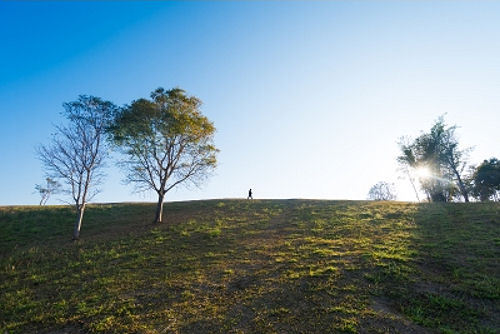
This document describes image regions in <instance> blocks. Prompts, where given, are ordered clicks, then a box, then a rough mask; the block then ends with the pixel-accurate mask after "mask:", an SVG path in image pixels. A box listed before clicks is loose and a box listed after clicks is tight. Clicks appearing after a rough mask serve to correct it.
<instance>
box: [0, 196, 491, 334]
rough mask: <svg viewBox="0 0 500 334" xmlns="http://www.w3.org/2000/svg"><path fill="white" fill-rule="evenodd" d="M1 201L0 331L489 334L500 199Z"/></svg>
mask: <svg viewBox="0 0 500 334" xmlns="http://www.w3.org/2000/svg"><path fill="white" fill-rule="evenodd" d="M153 212H154V207H153V205H150V204H113V205H96V206H91V207H90V208H89V210H88V213H87V216H86V218H85V219H86V220H85V222H84V226H83V230H82V238H83V240H81V241H79V242H78V243H73V242H71V241H69V236H71V229H72V225H71V224H72V221H73V216H72V212H71V210H70V209H68V208H66V207H42V208H40V207H4V208H0V252H1V255H0V333H3V332H4V331H7V332H14V333H87V332H91V333H93V332H106V333H498V327H499V324H500V308H499V304H500V303H499V296H500V266H499V258H500V233H499V232H500V228H499V227H500V224H499V223H500V205H499V204H498V203H497V204H494V203H492V204H482V203H481V204H480V203H474V204H442V205H439V204H420V205H416V204H408V203H395V202H391V203H376V202H353V201H308V200H254V201H244V200H213V201H194V202H182V203H170V204H168V205H167V206H166V215H167V220H168V223H166V224H163V225H161V226H155V225H151V224H150V221H151V220H152V217H153Z"/></svg>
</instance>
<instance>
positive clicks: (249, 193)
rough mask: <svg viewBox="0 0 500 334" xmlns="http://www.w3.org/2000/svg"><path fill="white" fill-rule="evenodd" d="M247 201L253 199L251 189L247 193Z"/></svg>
mask: <svg viewBox="0 0 500 334" xmlns="http://www.w3.org/2000/svg"><path fill="white" fill-rule="evenodd" d="M247 199H253V196H252V189H250V190H249V191H248V197H247Z"/></svg>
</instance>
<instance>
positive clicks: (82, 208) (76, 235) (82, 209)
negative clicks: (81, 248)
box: [73, 203, 85, 240]
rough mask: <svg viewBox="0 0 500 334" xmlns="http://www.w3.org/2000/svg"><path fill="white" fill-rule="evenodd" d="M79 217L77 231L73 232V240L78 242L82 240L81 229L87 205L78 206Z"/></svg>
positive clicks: (77, 218) (77, 217) (76, 223)
mask: <svg viewBox="0 0 500 334" xmlns="http://www.w3.org/2000/svg"><path fill="white" fill-rule="evenodd" d="M76 211H77V216H76V222H75V229H74V231H73V240H78V239H79V238H80V229H81V227H82V222H83V213H84V212H85V203H84V204H82V205H78V206H77V210H76Z"/></svg>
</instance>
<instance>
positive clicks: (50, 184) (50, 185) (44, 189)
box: [35, 177, 61, 205]
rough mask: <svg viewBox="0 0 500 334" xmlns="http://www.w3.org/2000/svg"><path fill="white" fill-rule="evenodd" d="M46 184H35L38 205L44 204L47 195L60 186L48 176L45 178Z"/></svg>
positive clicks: (47, 197)
mask: <svg viewBox="0 0 500 334" xmlns="http://www.w3.org/2000/svg"><path fill="white" fill-rule="evenodd" d="M45 182H46V185H45V186H43V185H40V184H35V190H36V191H37V192H38V193H39V194H40V205H45V204H46V203H47V201H48V200H49V197H50V196H51V195H52V194H54V193H56V192H57V191H58V190H59V187H60V186H61V185H60V184H59V182H57V181H55V180H53V179H52V178H50V177H47V178H45Z"/></svg>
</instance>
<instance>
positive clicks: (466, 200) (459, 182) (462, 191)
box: [457, 173, 469, 203]
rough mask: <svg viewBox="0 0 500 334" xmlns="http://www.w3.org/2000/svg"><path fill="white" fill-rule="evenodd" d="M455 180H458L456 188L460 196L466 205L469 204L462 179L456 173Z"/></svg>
mask: <svg viewBox="0 0 500 334" xmlns="http://www.w3.org/2000/svg"><path fill="white" fill-rule="evenodd" d="M457 179H458V186H459V188H460V192H461V193H462V196H463V197H464V200H465V202H466V203H468V202H469V193H468V192H467V189H466V188H465V185H464V183H463V182H462V179H461V178H460V175H458V173H457Z"/></svg>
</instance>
